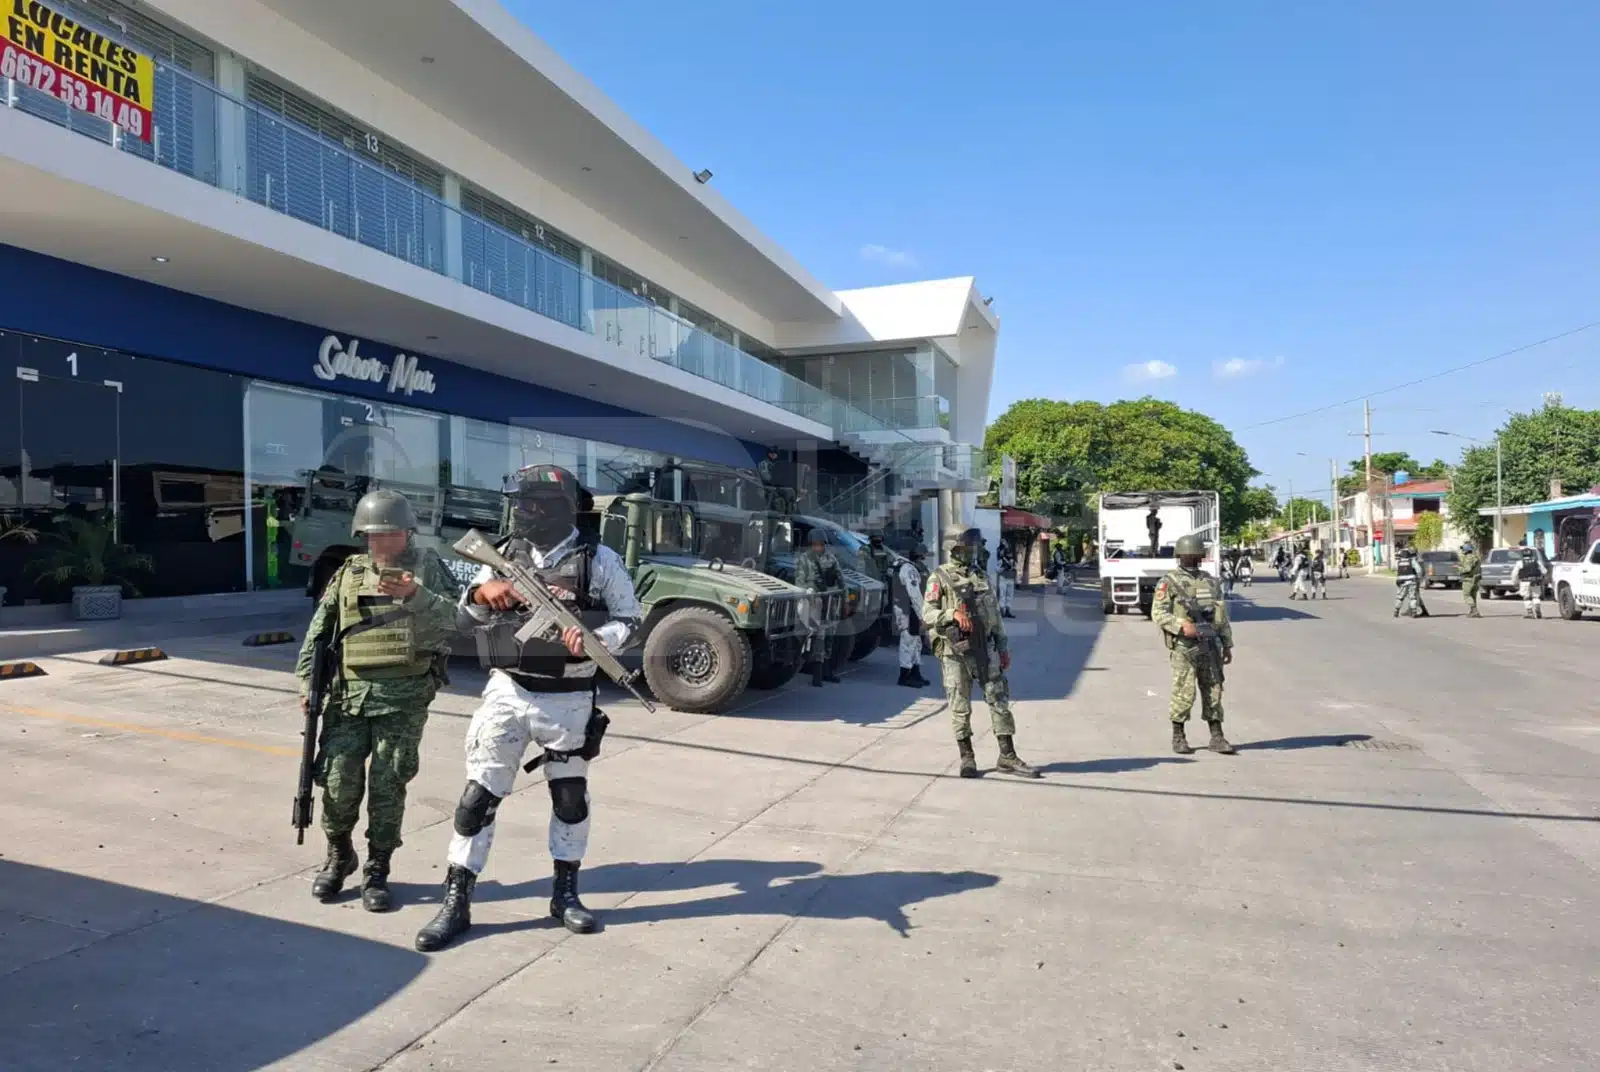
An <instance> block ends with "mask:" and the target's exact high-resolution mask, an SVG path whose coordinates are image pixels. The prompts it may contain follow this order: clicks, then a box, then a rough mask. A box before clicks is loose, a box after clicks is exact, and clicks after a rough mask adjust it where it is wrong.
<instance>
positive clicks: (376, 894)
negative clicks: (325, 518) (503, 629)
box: [295, 491, 459, 912]
mask: <svg viewBox="0 0 1600 1072" xmlns="http://www.w3.org/2000/svg"><path fill="white" fill-rule="evenodd" d="M416 527H417V522H416V517H415V516H414V515H413V514H412V511H411V504H410V503H409V502H407V501H406V499H405V497H404V496H402V495H400V494H399V493H398V492H394V491H374V492H370V493H368V494H367V495H365V496H363V497H362V499H361V501H360V502H359V503H358V504H357V505H356V512H355V519H354V521H353V522H352V525H351V535H353V536H360V537H363V538H364V539H365V540H366V544H367V552H366V553H365V554H356V555H352V556H350V558H348V559H346V560H345V563H344V565H342V566H340V567H339V570H338V572H336V573H335V574H334V575H333V577H332V579H330V580H329V581H328V586H327V587H326V588H325V589H323V592H322V597H321V598H320V599H319V600H318V601H317V609H316V612H315V613H314V614H313V615H312V616H311V626H310V628H309V629H308V630H307V631H306V640H305V644H304V645H303V646H302V647H301V649H300V661H299V663H298V664H297V666H296V668H295V672H296V673H297V674H298V675H299V677H300V685H301V704H302V705H304V703H305V689H306V683H307V681H308V679H309V678H310V676H311V652H312V643H313V641H314V639H315V638H316V637H318V636H321V635H324V634H325V633H327V632H329V631H332V632H333V634H334V635H337V636H338V637H339V638H340V644H339V658H340V666H339V673H338V675H337V678H336V680H335V681H334V684H333V687H332V688H331V689H330V690H329V693H330V694H329V698H328V701H327V704H326V707H325V708H324V710H323V712H322V715H323V724H322V725H323V731H322V741H321V745H322V758H321V763H320V764H319V766H318V772H317V781H318V782H319V784H321V785H322V786H323V795H322V829H323V832H324V833H326V834H327V836H328V858H327V860H326V862H325V863H324V864H323V868H322V870H321V871H320V872H319V873H318V874H317V876H316V878H315V879H314V880H313V882H312V884H311V892H312V895H313V896H315V897H316V898H317V899H318V900H320V901H331V900H332V899H333V898H334V897H336V896H338V894H339V891H340V890H341V889H343V888H344V880H345V879H346V878H348V877H349V876H350V875H352V874H354V873H355V870H356V867H357V865H358V860H357V858H356V852H355V846H354V845H353V844H352V842H351V836H350V835H351V832H352V831H353V830H354V829H355V827H356V823H357V822H358V821H359V819H360V817H361V797H362V794H363V791H365V793H366V797H367V868H366V873H365V875H364V876H363V882H362V886H361V904H362V907H364V908H366V909H367V910H368V911H369V912H386V911H388V910H389V908H390V907H391V900H390V896H389V858H390V857H391V856H392V855H393V853H394V850H395V849H397V848H399V847H400V825H401V822H402V821H403V820H404V818H405V807H406V784H407V783H408V782H410V781H411V779H412V778H415V777H416V775H417V767H418V764H419V750H420V747H421V744H422V728H423V726H424V724H426V722H427V721H428V705H429V704H430V703H432V702H433V697H434V693H436V692H437V691H438V689H439V685H440V684H441V683H442V682H443V680H444V665H445V660H446V659H447V658H448V656H449V649H450V639H451V637H452V636H453V635H454V634H455V631H456V613H457V612H456V597H457V594H458V592H459V586H458V585H457V583H456V580H455V578H454V577H453V576H452V575H451V573H450V571H449V570H448V569H447V568H446V567H445V564H444V562H443V561H441V560H440V558H439V556H438V555H437V554H434V553H432V552H428V553H426V554H424V553H422V552H420V551H419V550H418V549H417V548H415V547H414V546H412V543H411V534H412V533H413V532H415V531H416ZM385 570H397V571H400V572H398V573H388V574H384V573H382V572H380V571H385ZM369 758H370V760H371V764H370V765H371V772H370V778H369V773H368V769H367V768H368V759H369Z"/></svg>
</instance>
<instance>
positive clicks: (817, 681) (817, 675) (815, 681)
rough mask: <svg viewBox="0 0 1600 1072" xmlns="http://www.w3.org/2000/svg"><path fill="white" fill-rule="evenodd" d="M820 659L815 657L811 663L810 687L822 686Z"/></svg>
mask: <svg viewBox="0 0 1600 1072" xmlns="http://www.w3.org/2000/svg"><path fill="white" fill-rule="evenodd" d="M822 672H823V671H822V660H821V659H817V660H816V661H814V662H813V663H812V664H811V687H812V688H814V689H820V688H822Z"/></svg>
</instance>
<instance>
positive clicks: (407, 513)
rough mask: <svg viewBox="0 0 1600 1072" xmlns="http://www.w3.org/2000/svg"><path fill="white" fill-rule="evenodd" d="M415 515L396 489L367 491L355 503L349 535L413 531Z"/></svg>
mask: <svg viewBox="0 0 1600 1072" xmlns="http://www.w3.org/2000/svg"><path fill="white" fill-rule="evenodd" d="M415 531H417V515H416V514H414V513H412V511H411V503H410V502H409V501H408V500H407V499H406V497H405V496H404V495H401V494H400V493H399V492H398V491H389V490H388V489H386V488H385V489H380V490H378V491H369V492H367V493H366V494H365V495H363V496H361V501H360V502H358V503H356V515H355V517H354V518H352V519H351V521H350V535H352V536H363V535H370V534H371V533H374V532H415Z"/></svg>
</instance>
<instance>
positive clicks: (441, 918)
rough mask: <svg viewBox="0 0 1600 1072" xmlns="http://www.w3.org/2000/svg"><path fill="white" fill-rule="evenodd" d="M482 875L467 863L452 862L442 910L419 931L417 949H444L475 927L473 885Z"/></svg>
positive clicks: (420, 950)
mask: <svg viewBox="0 0 1600 1072" xmlns="http://www.w3.org/2000/svg"><path fill="white" fill-rule="evenodd" d="M477 884H478V876H477V875H474V874H473V873H472V872H471V871H468V870H467V869H466V868H464V867H457V866H456V865H455V864H451V865H450V870H449V871H448V872H447V873H446V874H445V877H444V899H443V900H442V901H440V903H439V911H438V913H437V914H436V915H435V916H434V917H433V918H432V919H430V920H429V921H428V925H427V926H426V927H423V928H422V929H421V930H420V931H418V932H417V943H416V944H417V950H418V951H419V952H422V953H432V952H433V951H434V950H436V949H443V948H444V947H445V946H447V945H449V944H450V943H451V942H453V941H455V940H456V939H457V938H459V937H461V935H463V934H466V933H467V931H468V930H470V929H471V928H472V887H474V886H476V885H477Z"/></svg>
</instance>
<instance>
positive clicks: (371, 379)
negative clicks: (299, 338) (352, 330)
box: [311, 335, 434, 395]
mask: <svg viewBox="0 0 1600 1072" xmlns="http://www.w3.org/2000/svg"><path fill="white" fill-rule="evenodd" d="M360 348H361V340H360V339H351V340H350V345H349V347H348V348H347V347H346V346H345V344H344V343H343V342H341V341H340V340H339V336H337V335H329V336H328V337H327V338H325V339H323V340H322V346H321V347H320V348H319V349H318V350H317V361H316V364H314V365H312V366H311V371H312V372H314V373H316V374H317V379H319V380H338V379H346V380H364V381H366V382H367V383H381V384H387V385H388V388H389V393H390V394H392V395H393V394H404V395H412V394H415V393H417V392H419V391H420V392H421V393H422V394H425V395H431V394H433V386H434V384H433V373H432V372H429V371H427V370H426V369H423V368H420V367H418V363H417V359H416V358H414V357H411V356H410V355H408V354H395V355H394V360H393V361H379V360H378V359H377V358H375V357H362V356H361V355H360V353H359V350H360Z"/></svg>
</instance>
